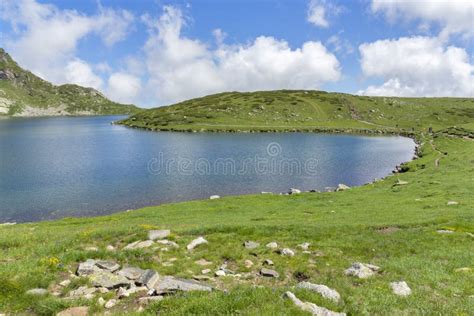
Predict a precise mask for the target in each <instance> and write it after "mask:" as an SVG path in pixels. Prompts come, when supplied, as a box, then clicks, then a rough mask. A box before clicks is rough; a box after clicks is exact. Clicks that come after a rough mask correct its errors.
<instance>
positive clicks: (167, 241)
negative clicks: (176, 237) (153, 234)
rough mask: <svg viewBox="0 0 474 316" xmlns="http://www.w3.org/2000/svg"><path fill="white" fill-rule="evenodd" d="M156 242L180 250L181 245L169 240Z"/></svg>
mask: <svg viewBox="0 0 474 316" xmlns="http://www.w3.org/2000/svg"><path fill="white" fill-rule="evenodd" d="M155 242H156V243H157V244H160V245H166V246H171V247H173V248H179V245H178V244H177V243H175V242H174V241H171V240H168V239H158V240H156V241H155Z"/></svg>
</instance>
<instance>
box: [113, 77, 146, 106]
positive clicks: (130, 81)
mask: <svg viewBox="0 0 474 316" xmlns="http://www.w3.org/2000/svg"><path fill="white" fill-rule="evenodd" d="M141 86H142V85H141V82H140V78H138V77H136V76H133V75H130V74H126V73H120V72H117V73H113V74H112V75H111V76H110V77H109V81H108V89H107V95H108V96H109V97H110V98H112V99H114V100H116V101H118V102H123V103H132V102H133V101H134V100H136V98H137V96H138V95H139V93H140V90H141Z"/></svg>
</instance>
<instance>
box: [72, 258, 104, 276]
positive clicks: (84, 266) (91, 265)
mask: <svg viewBox="0 0 474 316" xmlns="http://www.w3.org/2000/svg"><path fill="white" fill-rule="evenodd" d="M98 270H99V269H97V267H96V266H95V260H92V259H87V260H86V261H85V262H81V263H79V267H77V271H76V274H77V275H78V276H84V275H89V274H92V273H94V272H96V271H98Z"/></svg>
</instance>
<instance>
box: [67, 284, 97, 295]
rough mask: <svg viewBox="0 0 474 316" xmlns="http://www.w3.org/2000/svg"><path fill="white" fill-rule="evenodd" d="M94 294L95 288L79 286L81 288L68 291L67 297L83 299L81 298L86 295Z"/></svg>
mask: <svg viewBox="0 0 474 316" xmlns="http://www.w3.org/2000/svg"><path fill="white" fill-rule="evenodd" d="M95 292H97V289H96V288H93V287H87V286H81V287H78V288H77V289H75V290H72V291H70V292H69V297H75V298H76V297H83V296H86V295H90V294H94V293H95Z"/></svg>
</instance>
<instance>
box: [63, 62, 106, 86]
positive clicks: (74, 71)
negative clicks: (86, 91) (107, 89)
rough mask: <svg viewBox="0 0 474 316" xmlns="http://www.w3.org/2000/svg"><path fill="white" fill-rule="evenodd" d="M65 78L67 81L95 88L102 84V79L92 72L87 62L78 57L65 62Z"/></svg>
mask: <svg viewBox="0 0 474 316" xmlns="http://www.w3.org/2000/svg"><path fill="white" fill-rule="evenodd" d="M65 79H66V81H67V82H72V83H75V84H78V85H80V86H84V87H91V88H95V89H101V88H102V84H103V82H102V79H101V78H100V77H99V76H97V75H96V74H94V72H93V71H92V69H91V67H90V66H89V64H87V63H86V62H85V61H83V60H80V59H75V60H72V61H70V62H68V63H67V65H66V69H65Z"/></svg>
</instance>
